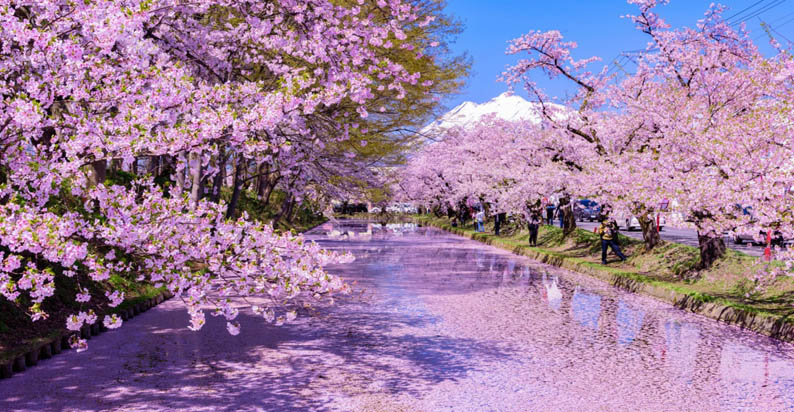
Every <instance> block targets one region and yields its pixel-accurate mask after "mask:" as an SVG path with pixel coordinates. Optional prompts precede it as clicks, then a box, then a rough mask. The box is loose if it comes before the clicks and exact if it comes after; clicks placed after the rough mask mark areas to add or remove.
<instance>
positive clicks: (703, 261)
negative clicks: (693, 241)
mask: <svg viewBox="0 0 794 412" xmlns="http://www.w3.org/2000/svg"><path fill="white" fill-rule="evenodd" d="M698 245H699V246H700V264H699V265H698V269H700V270H703V269H708V268H710V267H711V266H712V265H714V262H716V261H717V260H719V259H720V258H721V257H723V256H725V251H726V247H725V239H723V238H722V236H720V235H719V234H717V235H715V234H714V233H713V232H710V233H707V234H701V233H700V231H698Z"/></svg>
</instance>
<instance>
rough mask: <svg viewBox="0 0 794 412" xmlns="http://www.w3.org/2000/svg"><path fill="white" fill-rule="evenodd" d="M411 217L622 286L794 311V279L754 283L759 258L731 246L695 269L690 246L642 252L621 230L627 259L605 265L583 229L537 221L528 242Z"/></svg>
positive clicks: (782, 314) (523, 234) (512, 231)
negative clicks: (533, 241) (567, 231)
mask: <svg viewBox="0 0 794 412" xmlns="http://www.w3.org/2000/svg"><path fill="white" fill-rule="evenodd" d="M414 219H415V221H417V222H418V223H423V224H428V225H433V226H437V227H441V228H442V229H446V230H450V231H457V232H459V233H461V234H464V235H467V236H469V237H471V238H473V239H475V240H479V241H482V242H485V243H488V244H491V245H493V246H497V247H500V248H503V249H506V250H510V251H512V252H514V253H516V254H523V255H530V256H533V254H534V255H536V256H540V257H542V258H543V259H544V260H546V261H547V262H549V263H552V264H557V265H562V262H563V261H564V262H566V265H565V266H566V267H569V268H572V267H575V268H576V269H575V270H578V271H581V272H584V273H586V274H590V275H595V276H597V277H599V278H602V279H610V280H611V281H612V282H613V283H614V284H616V285H617V286H622V287H624V288H628V289H637V285H648V286H652V287H654V288H657V289H659V288H660V289H661V290H669V291H674V292H677V293H679V294H682V295H686V297H687V298H688V299H689V300H691V301H692V302H697V303H716V304H720V305H723V306H729V307H732V308H735V309H739V310H744V311H747V312H750V313H753V314H757V315H759V316H772V317H775V318H777V319H780V320H782V321H784V322H788V321H789V320H788V319H789V317H791V316H792V315H794V280H792V278H789V277H781V278H777V279H774V280H773V281H771V282H770V283H768V284H765V285H759V284H757V283H756V281H754V280H753V279H754V276H753V275H754V274H755V273H756V272H757V271H759V270H761V269H762V266H761V265H762V263H761V262H759V259H758V258H756V257H753V256H749V255H746V254H744V253H741V252H738V251H735V250H729V251H728V252H727V253H726V255H725V256H724V257H723V258H722V259H720V260H719V261H718V262H716V263H715V265H714V266H713V267H712V268H710V269H708V270H705V271H699V272H698V271H696V267H697V264H698V262H699V260H700V255H699V251H698V249H697V248H695V247H692V246H687V245H682V244H678V243H672V242H662V243H661V244H660V245H658V246H657V247H656V248H654V249H653V250H651V251H645V247H644V244H643V242H642V241H641V240H638V239H634V238H629V237H627V236H624V235H622V234H621V235H620V237H619V241H620V245H621V249H623V253H624V254H625V255H626V256H628V258H629V259H628V261H627V262H625V263H621V262H619V261H618V260H617V259H616V258H615V256H614V255H611V252H610V257H609V258H608V259H609V260H610V263H609V264H608V265H606V266H605V265H602V264H601V262H600V261H601V245H600V239H599V237H598V235H596V234H595V233H593V232H590V231H586V230H582V229H577V230H576V231H575V232H574V233H573V234H572V235H571V236H568V237H567V238H566V237H565V236H563V233H562V229H560V228H559V227H555V226H545V225H544V226H541V229H540V232H539V234H538V246H537V247H530V246H529V245H528V239H529V234H528V232H527V231H526V230H524V229H517V228H508V230H507V231H506V232H507V233H509V234H508V235H504V236H498V237H497V236H495V235H494V234H493V229H492V225H487V227H486V232H485V233H477V232H476V231H475V230H474V226H473V224H469V225H466V226H463V227H457V228H453V227H452V226H451V224H450V221H449V220H448V219H447V218H445V217H441V218H437V217H435V216H431V215H416V216H414ZM489 230H490V232H489ZM773 264H779V263H773Z"/></svg>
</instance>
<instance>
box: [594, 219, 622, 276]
mask: <svg viewBox="0 0 794 412" xmlns="http://www.w3.org/2000/svg"><path fill="white" fill-rule="evenodd" d="M598 221H599V222H601V225H600V226H598V229H597V230H596V232H597V233H598V234H599V235H600V236H601V264H602V265H606V264H607V246H609V248H610V249H612V251H613V252H615V254H616V255H618V257H619V258H620V261H621V262H625V261H626V256H623V253H622V252H621V251H620V246H618V242H617V240H618V224H617V222H615V221H614V220H611V219H608V218H607V217H606V216H599V218H598Z"/></svg>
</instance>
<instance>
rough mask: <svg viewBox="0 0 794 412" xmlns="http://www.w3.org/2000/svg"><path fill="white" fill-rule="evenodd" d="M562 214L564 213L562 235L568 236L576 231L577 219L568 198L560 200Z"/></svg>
mask: <svg viewBox="0 0 794 412" xmlns="http://www.w3.org/2000/svg"><path fill="white" fill-rule="evenodd" d="M560 213H562V234H563V236H568V235H570V234H571V233H573V232H574V231H575V230H576V217H575V216H574V215H573V205H572V204H571V199H570V198H569V197H567V196H565V197H562V198H560Z"/></svg>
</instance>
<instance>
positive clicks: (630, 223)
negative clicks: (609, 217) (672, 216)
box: [618, 215, 667, 232]
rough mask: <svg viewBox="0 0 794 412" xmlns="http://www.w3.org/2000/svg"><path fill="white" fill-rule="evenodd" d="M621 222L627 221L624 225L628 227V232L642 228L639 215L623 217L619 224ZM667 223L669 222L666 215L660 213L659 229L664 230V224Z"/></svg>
mask: <svg viewBox="0 0 794 412" xmlns="http://www.w3.org/2000/svg"><path fill="white" fill-rule="evenodd" d="M621 223H625V225H624V226H623V227H625V228H626V231H627V232H631V231H632V230H634V229H637V230H642V227H640V222H639V221H638V220H637V216H631V217H627V218H623V222H621V221H618V225H620V224H621ZM654 223H656V222H654ZM666 224H667V220H666V219H665V218H664V216H661V215H660V216H659V231H660V232H661V231H662V230H664V225H666Z"/></svg>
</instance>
